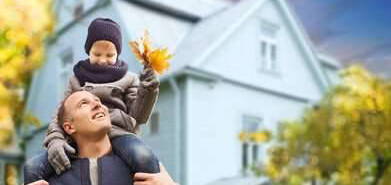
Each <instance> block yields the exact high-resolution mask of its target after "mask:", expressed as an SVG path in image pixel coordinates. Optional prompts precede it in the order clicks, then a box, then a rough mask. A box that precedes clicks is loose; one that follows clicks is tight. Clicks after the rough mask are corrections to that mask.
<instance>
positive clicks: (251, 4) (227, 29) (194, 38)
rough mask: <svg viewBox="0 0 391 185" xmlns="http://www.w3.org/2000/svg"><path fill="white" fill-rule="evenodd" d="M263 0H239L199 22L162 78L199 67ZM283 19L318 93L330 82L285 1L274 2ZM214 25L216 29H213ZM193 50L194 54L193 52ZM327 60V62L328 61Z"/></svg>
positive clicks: (181, 45)
mask: <svg viewBox="0 0 391 185" xmlns="http://www.w3.org/2000/svg"><path fill="white" fill-rule="evenodd" d="M266 1H267V0H243V1H240V2H238V3H236V4H234V5H232V6H230V7H228V8H225V9H223V10H220V11H219V12H216V13H214V14H213V15H211V16H209V17H206V18H203V19H201V20H200V21H199V22H197V23H196V24H195V25H194V27H193V28H192V30H191V31H190V32H189V33H188V34H187V36H186V37H185V39H184V40H183V41H182V42H181V43H180V45H179V46H178V47H177V51H176V52H175V56H174V58H173V60H172V62H171V64H172V66H171V68H170V69H169V71H168V73H166V75H165V76H168V75H172V74H173V73H177V72H179V71H180V70H182V69H184V68H186V67H187V66H188V67H191V68H199V67H200V66H201V65H202V64H203V62H205V61H206V59H207V57H208V56H210V55H211V54H213V52H214V51H215V50H216V49H218V48H219V46H221V45H222V44H223V43H224V41H226V40H227V39H229V38H230V35H231V34H233V33H235V32H236V31H237V30H238V29H239V28H240V26H241V25H242V23H244V22H245V21H246V20H247V18H248V17H250V16H252V15H253V14H254V13H255V12H256V11H257V10H258V9H259V8H260V7H261V6H262V5H263V4H264V2H266ZM275 2H276V4H277V5H278V7H279V8H280V10H281V12H282V13H283V16H285V17H286V18H287V20H288V24H289V25H288V26H290V27H291V28H292V30H293V33H294V35H295V37H296V38H297V41H298V43H299V47H300V49H302V50H304V53H305V54H306V57H307V58H308V60H306V62H307V65H308V67H309V68H310V70H311V72H312V74H313V76H314V78H315V79H316V80H317V82H318V84H320V88H321V90H325V89H326V87H327V86H329V84H330V82H329V81H328V80H327V78H326V76H325V73H324V71H323V67H322V64H321V62H320V61H319V58H318V53H317V52H316V51H315V48H314V46H313V45H312V43H311V41H310V39H309V37H308V36H307V33H306V32H305V30H304V27H303V26H302V25H301V24H300V22H299V21H298V19H297V17H296V16H295V14H294V12H293V11H291V10H290V7H289V5H288V4H287V3H286V2H285V0H276V1H275ZM216 25H218V26H216ZM195 51H196V52H195ZM328 61H329V60H328Z"/></svg>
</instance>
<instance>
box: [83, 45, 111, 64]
mask: <svg viewBox="0 0 391 185" xmlns="http://www.w3.org/2000/svg"><path fill="white" fill-rule="evenodd" d="M89 58H90V63H91V64H97V65H113V64H115V62H116V61H117V49H116V48H115V45H114V44H113V43H112V42H110V41H106V40H99V41H96V42H94V44H93V45H92V47H91V49H90V53H89Z"/></svg>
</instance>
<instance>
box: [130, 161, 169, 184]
mask: <svg viewBox="0 0 391 185" xmlns="http://www.w3.org/2000/svg"><path fill="white" fill-rule="evenodd" d="M159 166H160V173H136V174H135V175H134V185H177V184H176V183H175V182H174V181H173V180H172V178H171V177H170V175H169V174H168V172H167V171H166V169H165V168H164V166H163V165H162V164H161V163H160V164H159Z"/></svg>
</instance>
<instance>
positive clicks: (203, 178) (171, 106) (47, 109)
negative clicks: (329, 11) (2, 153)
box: [24, 0, 340, 185]
mask: <svg viewBox="0 0 391 185" xmlns="http://www.w3.org/2000/svg"><path fill="white" fill-rule="evenodd" d="M65 3H67V4H65ZM78 3H79V2H73V1H57V4H56V5H57V9H58V13H59V25H60V26H59V27H58V28H57V31H58V32H57V33H59V34H58V37H57V39H56V40H53V42H52V43H51V44H50V45H49V46H48V50H47V62H46V63H45V65H44V66H43V68H42V69H40V70H39V71H38V72H37V73H36V74H35V75H34V79H33V83H32V88H31V91H30V95H29V100H28V108H29V109H30V110H32V111H33V113H35V115H37V116H38V118H39V119H40V120H41V121H42V122H43V123H44V124H47V123H48V122H49V121H50V120H51V117H52V116H53V114H54V111H55V109H56V107H57V104H58V103H59V101H60V100H61V98H62V97H63V91H64V88H65V85H66V82H67V78H68V77H69V75H71V74H72V66H73V65H74V64H75V62H76V61H77V60H79V59H84V58H86V57H87V55H86V54H85V52H84V41H85V37H86V33H87V27H88V24H89V23H90V22H91V20H93V19H94V18H96V17H110V18H112V19H114V20H115V21H117V22H119V23H120V25H121V26H122V31H123V50H122V51H123V52H122V54H121V58H123V59H124V60H126V61H128V63H129V68H130V70H131V71H132V72H136V73H138V72H140V71H141V69H142V68H141V67H142V66H141V65H140V64H139V63H138V62H136V61H135V60H134V56H133V55H132V54H131V52H130V49H129V47H128V46H127V42H128V41H129V40H134V39H135V38H136V37H138V36H140V35H141V34H142V32H143V31H144V30H145V29H148V30H149V32H150V33H151V35H152V37H153V40H154V42H155V43H156V45H157V46H168V47H169V49H170V51H172V52H173V53H174V58H173V60H172V61H171V67H170V69H169V70H168V71H167V73H165V74H164V75H162V76H161V77H160V79H161V87H160V95H159V99H158V102H157V104H156V107H155V109H154V111H153V112H154V113H153V115H152V117H151V119H150V121H149V123H148V125H147V126H144V127H143V128H142V134H141V137H142V138H143V140H144V141H145V142H146V143H148V144H149V145H150V146H151V147H152V148H153V150H154V151H155V153H156V154H157V156H158V157H159V159H160V160H161V162H162V163H163V164H164V165H165V167H166V168H167V170H168V171H169V173H170V174H171V175H172V176H173V178H174V179H175V180H176V181H178V182H180V183H181V184H182V185H205V184H213V182H214V181H218V180H219V179H223V178H230V177H235V176H241V175H242V174H243V171H245V170H243V168H244V167H243V157H246V158H253V156H252V154H251V155H249V156H247V155H248V154H247V153H246V152H244V150H243V145H242V143H241V142H240V141H239V139H238V134H239V132H241V131H242V130H243V129H244V127H246V124H247V123H246V120H247V119H248V118H250V120H254V121H255V122H256V124H257V127H258V129H270V130H275V129H276V128H277V127H278V123H279V122H280V121H281V120H285V119H294V118H297V117H298V116H299V115H300V113H301V112H302V111H303V109H304V108H306V107H310V106H312V104H313V103H314V102H316V101H317V100H319V99H320V98H321V97H322V95H323V94H324V92H325V91H326V90H327V89H328V88H329V87H330V86H331V85H332V83H333V82H336V81H338V77H337V70H338V69H339V67H340V66H339V64H338V62H337V61H336V60H335V59H333V58H332V57H330V56H327V55H325V54H320V53H318V52H317V51H316V49H314V47H313V46H312V44H311V42H310V41H309V40H308V37H307V36H306V34H305V31H304V30H303V28H302V27H301V25H300V23H299V22H298V20H297V19H296V18H295V16H294V14H293V12H292V11H291V10H290V9H289V7H288V5H287V4H286V2H285V1H284V0H243V1H240V2H239V3H237V4H231V3H226V2H224V3H218V1H213V0H211V1H199V0H183V1H180V2H178V1H175V2H174V1H170V0H167V1H156V0H148V1H138V0H112V1H110V0H108V1H107V0H101V1H99V0H96V1H92V0H90V1H85V2H84V4H83V5H84V14H82V16H81V18H80V19H79V20H78V21H76V20H75V19H74V15H73V12H72V10H74V8H75V7H77V6H78V5H79V4H78ZM65 7H68V8H65ZM69 10H71V11H69ZM45 131H46V127H45V126H44V127H42V128H40V129H35V128H29V129H28V130H25V131H24V132H25V133H26V136H28V141H27V150H26V157H27V158H29V157H31V156H33V155H35V154H36V153H37V152H39V151H42V147H41V145H42V141H43V136H44V134H45ZM250 144H251V146H253V144H252V143H250ZM267 146H268V145H260V146H259V147H258V149H257V150H259V151H258V152H257V153H256V155H257V158H258V159H259V161H262V160H265V157H266V155H265V150H266V149H267ZM250 162H251V161H250Z"/></svg>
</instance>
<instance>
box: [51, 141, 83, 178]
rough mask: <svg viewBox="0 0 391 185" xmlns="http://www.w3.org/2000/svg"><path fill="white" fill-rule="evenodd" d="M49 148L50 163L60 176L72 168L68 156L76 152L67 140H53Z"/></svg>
mask: <svg viewBox="0 0 391 185" xmlns="http://www.w3.org/2000/svg"><path fill="white" fill-rule="evenodd" d="M47 148H48V160H49V163H50V165H51V166H52V167H53V168H54V170H55V171H56V173H57V174H58V175H59V174H61V173H62V172H64V171H65V170H67V169H69V168H71V162H70V160H69V157H68V156H67V154H76V150H75V149H74V148H73V147H72V146H71V145H69V144H68V142H67V141H66V140H65V139H59V138H56V139H53V140H51V141H50V142H49V144H48V147H47Z"/></svg>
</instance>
